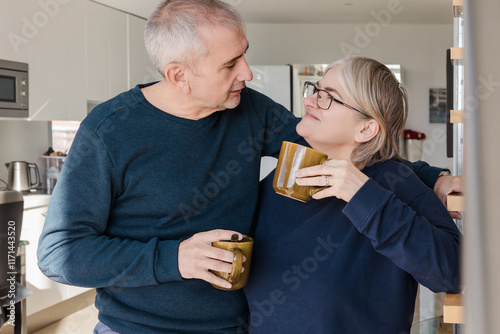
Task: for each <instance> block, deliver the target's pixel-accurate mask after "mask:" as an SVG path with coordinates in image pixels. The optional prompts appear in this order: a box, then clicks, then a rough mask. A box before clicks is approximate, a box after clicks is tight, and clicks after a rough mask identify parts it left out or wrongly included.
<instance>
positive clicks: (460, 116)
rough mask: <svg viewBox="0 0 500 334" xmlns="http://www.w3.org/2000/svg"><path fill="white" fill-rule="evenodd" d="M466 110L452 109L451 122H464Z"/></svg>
mask: <svg viewBox="0 0 500 334" xmlns="http://www.w3.org/2000/svg"><path fill="white" fill-rule="evenodd" d="M463 122H464V111H463V110H450V123H463Z"/></svg>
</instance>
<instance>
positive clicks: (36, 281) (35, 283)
mask: <svg viewBox="0 0 500 334" xmlns="http://www.w3.org/2000/svg"><path fill="white" fill-rule="evenodd" d="M49 200H50V196H49V195H28V196H25V200H24V201H25V203H24V208H25V209H24V214H23V225H22V229H21V240H27V241H28V242H29V245H27V246H26V282H27V288H28V289H29V290H30V291H31V292H32V294H31V295H30V296H29V297H28V299H27V301H26V304H27V316H30V315H32V314H34V313H36V312H39V311H42V310H44V309H46V308H48V307H50V306H53V305H55V304H57V303H59V302H62V301H64V300H66V299H69V298H71V297H74V296H76V295H79V294H81V293H83V292H86V291H88V290H90V289H88V288H80V287H74V286H69V285H65V284H60V283H57V282H54V281H52V280H50V279H48V278H47V277H45V275H43V274H42V272H41V271H40V269H38V265H37V256H36V251H37V248H38V239H39V238H40V234H41V233H42V228H43V224H44V222H45V215H46V213H47V208H48V204H49Z"/></svg>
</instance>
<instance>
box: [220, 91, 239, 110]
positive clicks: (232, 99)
mask: <svg viewBox="0 0 500 334" xmlns="http://www.w3.org/2000/svg"><path fill="white" fill-rule="evenodd" d="M240 102H241V96H240V95H239V94H238V95H234V94H231V96H229V98H228V99H227V101H226V102H225V103H224V107H225V108H226V109H234V108H236V107H237V106H238V105H239V104H240Z"/></svg>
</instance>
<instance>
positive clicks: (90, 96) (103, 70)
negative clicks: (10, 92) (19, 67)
mask: <svg viewBox="0 0 500 334" xmlns="http://www.w3.org/2000/svg"><path fill="white" fill-rule="evenodd" d="M145 24H146V20H144V19H142V18H139V17H136V16H133V15H130V14H127V13H124V12H122V11H118V10H116V9H113V8H110V7H107V6H104V5H102V4H99V3H96V2H93V1H90V0H71V1H67V0H64V1H63V0H46V1H33V0H3V1H1V2H0V41H1V43H2V44H1V45H3V47H2V48H1V49H0V58H1V59H7V60H13V61H19V62H26V63H28V64H29V80H30V99H29V109H30V110H29V118H30V119H31V120H40V121H50V120H76V121H81V120H82V119H83V118H85V116H86V115H87V112H88V110H87V105H88V103H89V104H92V103H96V102H97V103H99V102H103V101H105V100H108V99H110V98H112V97H114V96H115V95H117V94H119V93H121V92H123V91H126V90H127V89H129V88H132V87H134V86H135V85H136V84H137V83H142V82H151V81H155V80H159V79H160V78H161V77H160V75H159V74H158V73H157V72H156V70H155V69H154V67H153V65H152V64H151V61H150V60H149V56H148V55H147V52H146V49H145V46H144V37H143V36H144V27H145Z"/></svg>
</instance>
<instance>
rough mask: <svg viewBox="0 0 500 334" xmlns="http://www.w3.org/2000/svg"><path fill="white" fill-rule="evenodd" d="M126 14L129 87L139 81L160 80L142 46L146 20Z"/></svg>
mask: <svg viewBox="0 0 500 334" xmlns="http://www.w3.org/2000/svg"><path fill="white" fill-rule="evenodd" d="M127 15H128V23H129V43H130V44H129V45H130V47H129V59H130V62H129V71H130V82H129V88H133V87H135V86H136V85H137V84H140V83H147V82H152V81H158V80H161V75H160V74H159V73H158V71H156V69H155V67H154V66H153V64H152V63H151V60H150V58H149V55H148V53H147V51H146V47H145V46H144V27H145V26H146V20H144V19H141V18H139V17H136V16H133V15H130V14H127Z"/></svg>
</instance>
